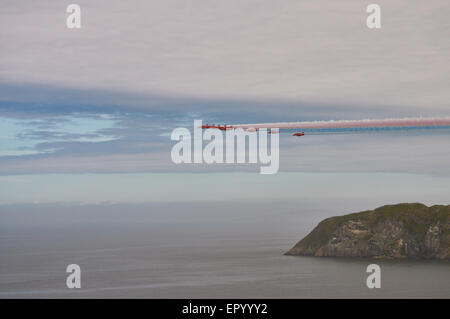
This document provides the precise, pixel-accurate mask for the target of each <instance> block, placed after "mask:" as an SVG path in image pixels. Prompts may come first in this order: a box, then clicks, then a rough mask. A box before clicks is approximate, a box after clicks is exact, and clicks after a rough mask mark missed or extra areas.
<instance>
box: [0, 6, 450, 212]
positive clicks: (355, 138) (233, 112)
mask: <svg viewBox="0 0 450 319" xmlns="http://www.w3.org/2000/svg"><path fill="white" fill-rule="evenodd" d="M76 3H77V4H79V5H80V7H81V21H82V22H81V24H82V27H81V29H68V28H67V27H66V23H65V22H66V18H67V16H68V14H67V13H66V6H67V5H68V4H69V2H68V3H65V2H61V1H57V0H53V1H39V2H29V1H22V0H14V1H13V0H4V1H2V2H1V4H0V43H1V50H0V180H1V186H0V204H5V203H13V202H14V203H16V202H25V203H27V202H52V201H55V202H61V201H63V202H64V201H66V202H74V201H75V202H92V203H96V202H114V201H123V202H127V201H131V202H143V201H158V200H160V201H177V200H179V201H181V200H194V199H196V200H199V201H201V200H204V196H206V195H199V194H207V196H206V197H207V198H209V199H217V200H219V199H221V198H226V199H228V200H233V199H235V198H236V196H237V197H239V198H241V197H242V196H244V194H245V197H248V198H254V199H255V200H256V199H258V198H267V199H274V200H275V199H280V198H286V199H295V198H296V196H297V193H296V191H295V190H296V189H297V187H301V191H302V192H303V194H305V196H311V197H317V196H325V195H324V194H329V193H330V192H331V190H332V188H331V186H330V185H336V181H339V183H341V184H342V185H343V186H342V190H340V192H341V196H343V198H345V196H346V195H345V194H347V193H345V192H344V190H345V189H348V192H353V191H354V189H355V185H359V186H358V187H356V188H359V189H360V190H359V192H361V195H360V196H364V195H363V194H364V191H362V190H364V189H365V187H366V186H367V189H371V192H372V193H373V189H374V187H375V188H376V186H374V184H371V183H372V181H373V179H375V180H378V179H379V178H382V180H383V181H385V182H386V183H390V184H391V185H395V187H392V188H389V189H390V190H392V191H395V190H396V189H399V188H404V189H405V190H409V191H410V194H414V195H415V194H420V192H419V193H418V192H417V191H413V190H412V188H413V187H412V186H411V185H417V186H416V187H419V186H420V187H421V188H423V189H425V191H424V194H436V196H435V200H436V201H440V202H442V201H443V200H444V199H445V196H444V195H443V194H445V192H446V190H448V189H449V187H448V186H449V183H448V179H449V178H450V168H449V167H448V158H449V156H450V154H449V153H450V147H448V146H449V144H448V141H449V139H448V138H449V132H450V131H449V129H448V128H443V129H439V130H435V129H431V130H426V129H421V130H410V131H406V130H399V131H394V132H392V131H373V132H372V131H371V132H359V133H348V132H347V133H345V132H340V133H342V134H336V133H335V132H334V133H333V132H325V133H324V132H321V134H311V135H310V136H307V138H305V139H293V138H291V136H290V134H285V135H281V136H280V145H281V149H280V173H279V174H277V175H276V176H272V177H271V178H266V179H264V178H263V177H260V176H259V174H258V172H259V169H258V167H259V165H256V166H255V165H175V164H174V163H173V162H172V161H171V160H170V150H171V148H172V146H173V145H174V143H173V141H171V140H170V132H171V131H172V130H173V129H174V128H176V127H187V128H189V129H193V127H192V125H193V121H194V120H195V119H202V120H203V121H204V122H215V123H230V124H231V123H261V122H277V121H280V122H290V121H315V120H325V121H327V120H357V119H384V118H404V117H420V116H424V117H430V116H432V117H444V116H450V105H449V101H450V90H449V89H448V88H449V87H450V63H449V62H450V41H448V33H449V30H450V21H449V19H448V16H449V14H450V4H449V3H448V1H440V0H438V1H432V2H424V1H395V2H392V1H377V3H378V4H379V5H380V7H381V10H382V11H381V12H382V13H381V14H382V27H381V29H376V30H370V29H368V28H367V27H366V24H365V20H366V17H367V13H366V6H367V5H368V3H366V2H364V1H354V0H343V1H332V0H318V1H297V0H283V1H269V0H259V1H256V0H244V1H242V0H239V1H238V0H230V1H220V2H219V1H206V0H195V1H177V0H167V1H132V2H125V1H111V0H110V1H102V0H96V1H87V0H77V2H76ZM305 137H306V136H305ZM289 174H292V177H291V178H289V177H288V176H291V175H289ZM304 174H307V175H304ZM308 174H313V175H312V176H311V175H308ZM336 174H337V175H336ZM355 174H356V175H355ZM314 176H316V178H314ZM324 176H325V178H324ZM355 176H356V177H355ZM412 176H416V177H412ZM204 179H205V180H204ZM196 180H197V181H204V182H195V181H196ZM315 180H316V181H317V183H319V184H318V185H319V187H305V185H311V183H314V181H315ZM214 181H221V183H217V184H221V185H222V186H220V185H218V186H215V187H217V188H214V187H212V186H213V185H216V183H215V182H214ZM412 181H414V183H413V184H412ZM185 183H186V184H187V185H188V186H187V187H184V186H183V185H185ZM260 183H261V184H262V185H263V186H261V185H260ZM299 183H300V184H301V186H299ZM88 185H92V187H89V186H88ZM125 185H127V187H125ZM224 185H228V187H225V186H224ZM233 185H239V187H235V186H233ZM245 185H250V186H251V187H246V186H245ZM370 185H371V186H370ZM377 185H378V184H377ZM435 185H439V186H440V187H441V188H439V190H438V188H437V187H436V186H435ZM347 186H348V187H347ZM233 188H235V189H233ZM274 189H278V190H280V191H274ZM87 190H89V191H87ZM143 190H145V191H143ZM243 190H245V192H243ZM447 193H448V192H447ZM150 194H152V195H150ZM169 194H170V195H169ZM261 194H263V195H264V196H262V195H261ZM383 194H385V195H386V199H387V200H388V199H389V200H394V198H392V197H390V196H388V194H387V193H383ZM347 195H348V194H347ZM441 195H442V196H441ZM326 196H328V195H326ZM380 196H381V195H380ZM383 196H384V195H383ZM430 196H431V195H430ZM399 197H400V198H403V199H405V200H406V199H407V200H413V199H414V198H413V197H414V196H412V195H411V196H400V195H399ZM417 197H419V195H417ZM420 197H423V196H420ZM431 197H432V196H431Z"/></svg>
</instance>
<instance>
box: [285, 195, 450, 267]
mask: <svg viewBox="0 0 450 319" xmlns="http://www.w3.org/2000/svg"><path fill="white" fill-rule="evenodd" d="M286 255H307V256H337V257H341V256H342V257H373V258H433V259H450V205H448V206H442V205H436V206H431V207H427V206H425V205H423V204H418V203H416V204H397V205H387V206H382V207H379V208H377V209H375V210H371V211H365V212H361V213H354V214H349V215H344V216H338V217H331V218H327V219H325V220H323V221H322V222H320V223H319V225H317V227H316V228H315V229H314V230H313V231H312V232H311V233H310V234H308V235H307V236H306V237H305V238H303V239H302V240H301V241H299V242H298V243H297V244H296V245H295V246H294V247H293V248H292V249H291V250H289V251H288V252H287V253H286Z"/></svg>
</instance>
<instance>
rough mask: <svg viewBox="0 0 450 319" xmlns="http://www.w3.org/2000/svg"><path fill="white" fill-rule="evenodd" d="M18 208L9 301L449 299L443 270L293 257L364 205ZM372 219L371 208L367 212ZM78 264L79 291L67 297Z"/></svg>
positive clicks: (4, 289)
mask: <svg viewBox="0 0 450 319" xmlns="http://www.w3.org/2000/svg"><path fill="white" fill-rule="evenodd" d="M280 205H281V203H276V202H271V203H269V202H265V203H256V202H248V201H247V202H246V201H242V202H235V203H226V202H214V203H206V204H200V203H165V204H123V205H122V204H116V205H75V204H61V205H56V204H49V205H44V204H41V205H9V206H6V205H5V206H2V208H1V210H0V211H1V213H0V219H1V223H0V238H1V240H0V254H1V256H2V258H1V260H0V297H1V298H19V297H38V298H48V297H62V298H84V297H94V298H103V297H113V298H114V297H121V298H133V297H136V298H177V297H178V298H227V297H229V298H231V297H234V298H250V297H255V298H259V297H260V298H264V297H267V298H269V297H270V298H304V297H306V298H310V297H324V298H337V297H338V298H341V297H344V298H361V297H375V298H379V297H387V298H399V297H403V298H404V297H407V298H409V297H411V298H416V297H423V298H429V297H440V298H448V297H450V276H449V275H450V271H449V270H450V268H449V264H448V263H446V262H434V261H380V260H377V261H376V263H378V264H379V265H380V266H381V269H382V288H381V289H368V288H367V287H366V278H367V274H366V272H365V271H366V267H367V265H368V264H370V263H373V262H374V261H373V260H369V259H367V260H365V259H337V258H313V257H292V256H284V255H283V253H284V252H286V251H287V250H288V249H289V248H291V247H292V246H293V245H294V244H295V243H296V242H297V241H298V240H300V239H301V238H302V237H303V236H305V235H306V234H307V233H308V232H309V231H310V230H312V228H313V227H314V226H315V225H316V224H317V223H318V222H319V221H320V220H322V219H323V218H326V217H329V216H334V215H340V214H344V213H349V212H352V211H353V210H354V209H359V207H361V206H363V204H362V202H359V203H358V201H355V202H353V203H352V204H349V203H348V202H345V201H339V200H334V201H328V202H314V201H307V200H299V201H289V202H283V205H282V207H283V209H280ZM366 208H374V207H371V206H370V205H369V207H367V206H366ZM71 263H76V264H79V265H80V267H81V271H82V276H81V289H68V288H66V284H65V281H66V276H67V275H68V274H67V273H66V272H65V269H66V267H67V265H68V264H71Z"/></svg>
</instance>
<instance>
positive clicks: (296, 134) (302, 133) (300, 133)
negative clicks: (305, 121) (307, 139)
mask: <svg viewBox="0 0 450 319" xmlns="http://www.w3.org/2000/svg"><path fill="white" fill-rule="evenodd" d="M292 135H293V136H303V135H305V133H304V132H299V133H294V134H292Z"/></svg>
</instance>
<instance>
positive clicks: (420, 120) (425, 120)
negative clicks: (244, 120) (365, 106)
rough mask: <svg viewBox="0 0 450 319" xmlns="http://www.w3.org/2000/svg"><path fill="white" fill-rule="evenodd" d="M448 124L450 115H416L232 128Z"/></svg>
mask: <svg viewBox="0 0 450 319" xmlns="http://www.w3.org/2000/svg"><path fill="white" fill-rule="evenodd" d="M423 126H427V127H429V126H431V127H433V126H436V127H442V126H450V117H416V118H397V119H396V118H391V119H363V120H337V121H335V120H330V121H305V122H280V123H260V124H238V125H232V127H234V128H280V129H281V128H284V129H309V128H310V129H322V128H372V127H423Z"/></svg>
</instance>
